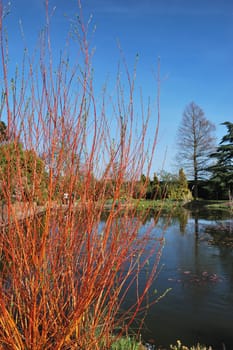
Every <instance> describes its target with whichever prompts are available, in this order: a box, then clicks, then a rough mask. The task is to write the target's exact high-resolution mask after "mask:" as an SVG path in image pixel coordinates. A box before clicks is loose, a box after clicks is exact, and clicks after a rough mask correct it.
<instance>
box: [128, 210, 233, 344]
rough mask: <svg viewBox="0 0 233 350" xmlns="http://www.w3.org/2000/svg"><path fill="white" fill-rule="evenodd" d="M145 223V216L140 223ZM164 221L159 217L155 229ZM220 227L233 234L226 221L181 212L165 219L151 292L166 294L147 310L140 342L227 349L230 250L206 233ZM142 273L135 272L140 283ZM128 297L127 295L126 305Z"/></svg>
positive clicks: (232, 287)
mask: <svg viewBox="0 0 233 350" xmlns="http://www.w3.org/2000/svg"><path fill="white" fill-rule="evenodd" d="M215 217H216V216H215ZM151 220H153V218H148V222H146V223H145V225H148V224H149V222H150V221H151ZM167 220H169V219H168V218H167V217H163V216H161V217H160V219H159V221H158V224H157V226H156V227H155V231H156V230H157V231H158V230H159V229H160V228H161V229H162V227H163V226H164V224H165V223H166V221H167ZM225 224H226V227H228V229H232V235H233V221H232V220H231V218H229V219H228V220H227V219H226V218H225V219H224V220H221V216H219V217H218V220H217V221H216V220H213V217H212V218H211V219H210V218H209V217H207V216H206V215H197V214H195V215H194V214H192V213H189V212H185V213H183V214H182V215H181V216H178V217H173V218H171V219H170V221H169V224H168V227H167V229H166V232H165V246H164V249H163V253H162V257H161V261H160V267H161V271H160V273H159V275H158V277H157V278H156V279H155V281H154V283H153V286H152V289H151V290H152V291H155V292H157V293H158V295H161V294H163V293H164V291H166V290H167V289H170V288H171V290H169V292H168V293H167V294H166V295H165V296H164V297H163V298H162V299H160V300H159V302H158V303H156V304H154V305H152V306H151V307H150V308H149V310H148V313H147V316H146V318H145V326H144V328H143V330H142V337H143V339H145V340H147V341H149V342H151V343H154V344H156V346H159V345H161V346H164V347H169V344H175V343H176V340H178V339H179V340H181V341H182V344H185V345H188V346H191V345H194V344H196V343H197V342H199V343H201V344H206V345H212V346H213V348H214V349H217V350H218V349H223V348H224V347H223V344H224V345H225V346H226V349H233V249H232V247H231V246H229V245H223V244H220V243H221V242H220V243H219V241H218V243H216V244H213V243H211V242H212V241H213V239H212V236H211V230H212V229H213V232H214V231H216V227H222V226H224V225H225ZM217 225H220V226H217ZM142 229H144V227H142ZM220 241H221V240H220ZM146 273H147V272H146V271H144V272H142V273H141V275H140V282H141V283H143V281H144V279H145V278H146ZM130 298H131V299H133V291H132V294H131V296H129V297H128V300H127V301H126V302H127V303H130V301H131V300H130Z"/></svg>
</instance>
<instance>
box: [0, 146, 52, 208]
mask: <svg viewBox="0 0 233 350" xmlns="http://www.w3.org/2000/svg"><path fill="white" fill-rule="evenodd" d="M0 169H1V170H0V182H1V197H8V199H9V200H12V199H13V198H15V199H16V200H22V198H24V199H25V200H26V199H27V198H29V197H30V198H31V199H32V200H33V201H35V200H36V201H38V202H40V203H41V202H44V201H45V199H46V187H47V174H46V171H45V165H44V162H43V161H42V159H40V158H39V157H38V156H37V154H36V152H35V151H34V150H24V149H23V146H22V144H21V143H19V142H10V143H4V144H2V145H0Z"/></svg>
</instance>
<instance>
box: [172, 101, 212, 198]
mask: <svg viewBox="0 0 233 350" xmlns="http://www.w3.org/2000/svg"><path fill="white" fill-rule="evenodd" d="M214 131H215V126H214V124H212V123H211V122H210V121H209V120H208V119H206V118H205V114H204V112H203V110H202V109H201V108H200V107H199V106H198V105H197V104H195V103H194V102H191V103H190V104H189V105H187V106H186V108H185V110H184V113H183V118H182V121H181V124H180V127H179V129H178V135H177V136H178V137H177V145H178V149H179V151H178V154H177V160H178V162H179V167H180V166H183V167H184V169H185V170H186V172H187V174H188V176H189V177H191V178H192V179H193V180H194V191H193V194H194V198H195V199H196V198H197V197H198V182H199V181H200V179H201V178H203V177H204V176H205V173H206V170H205V169H206V167H207V163H208V162H209V154H210V153H211V152H212V151H213V149H214V146H215V137H214Z"/></svg>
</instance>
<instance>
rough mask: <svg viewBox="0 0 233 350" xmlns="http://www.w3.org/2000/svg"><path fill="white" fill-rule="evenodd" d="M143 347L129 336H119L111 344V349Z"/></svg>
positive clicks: (137, 349) (140, 349) (138, 349)
mask: <svg viewBox="0 0 233 350" xmlns="http://www.w3.org/2000/svg"><path fill="white" fill-rule="evenodd" d="M143 349H145V348H144V347H143V346H142V345H141V343H139V342H138V341H136V340H135V339H133V338H131V337H121V338H120V339H118V340H116V341H115V342H114V343H113V344H112V346H111V350H143Z"/></svg>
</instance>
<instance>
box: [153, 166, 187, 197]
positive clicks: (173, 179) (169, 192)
mask: <svg viewBox="0 0 233 350" xmlns="http://www.w3.org/2000/svg"><path fill="white" fill-rule="evenodd" d="M160 178H161V187H162V192H163V193H164V196H166V197H167V198H169V199H172V200H181V201H189V200H191V199H192V194H191V192H190V190H189V189H188V181H187V178H186V175H185V173H184V170H183V168H181V169H180V170H179V174H178V176H177V175H174V174H171V173H168V172H165V171H163V172H161V174H160Z"/></svg>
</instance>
